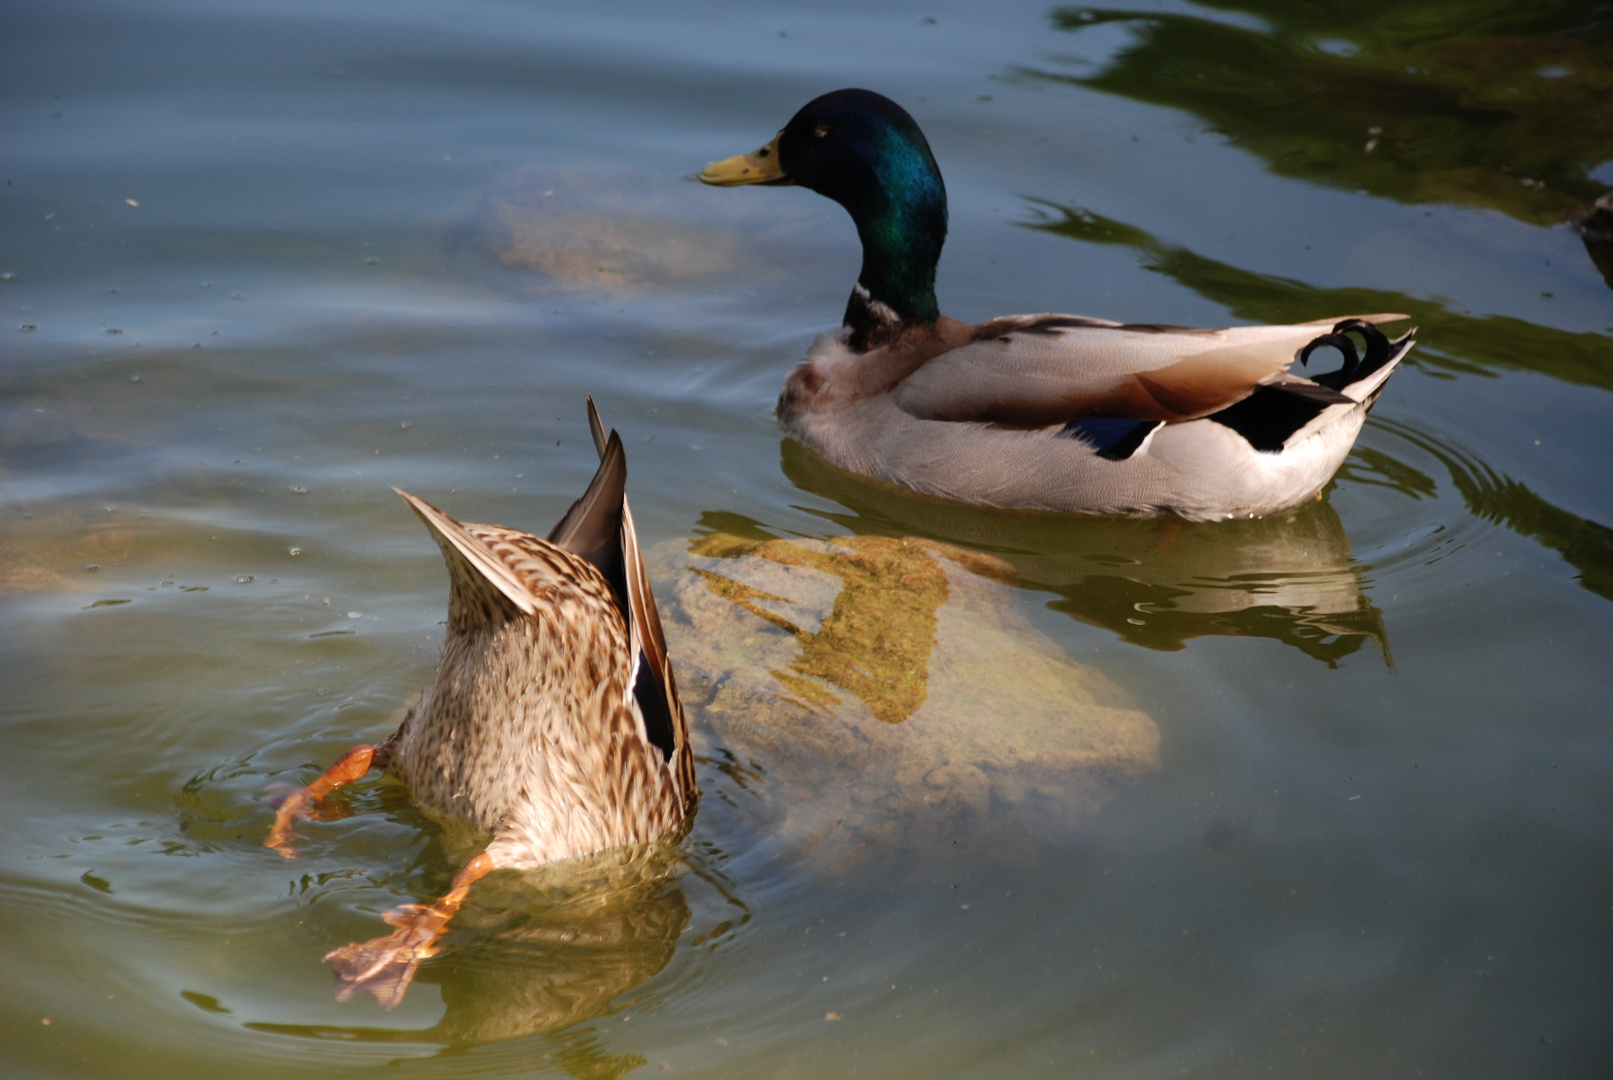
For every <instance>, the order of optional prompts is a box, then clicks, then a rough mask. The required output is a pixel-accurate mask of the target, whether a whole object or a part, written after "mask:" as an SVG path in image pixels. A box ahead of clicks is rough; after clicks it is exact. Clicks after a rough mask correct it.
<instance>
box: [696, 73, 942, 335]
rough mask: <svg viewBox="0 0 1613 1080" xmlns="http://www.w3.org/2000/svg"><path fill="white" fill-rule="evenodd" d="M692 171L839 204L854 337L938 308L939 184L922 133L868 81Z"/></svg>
mask: <svg viewBox="0 0 1613 1080" xmlns="http://www.w3.org/2000/svg"><path fill="white" fill-rule="evenodd" d="M700 179H701V181H703V182H704V183H707V184H714V185H717V186H720V187H734V186H738V185H741V184H773V185H782V184H796V185H799V186H801V187H804V188H810V189H811V190H813V191H816V192H817V193H818V194H820V195H824V196H827V197H828V198H831V199H833V200H834V201H835V202H837V203H839V204H840V205H841V206H844V207H845V208H846V210H847V212H849V213H850V214H851V219H852V221H854V222H855V223H856V225H857V236H858V238H859V239H861V240H862V247H863V264H862V271H861V273H859V274H858V275H857V287H856V288H855V289H853V290H852V294H851V300H850V302H849V303H848V304H847V305H846V318H845V322H846V325H847V326H850V327H851V328H852V329H853V332H854V337H862V338H866V337H868V336H869V333H868V332H869V331H870V330H872V329H874V328H875V327H879V328H881V329H885V330H893V329H900V328H902V327H904V326H912V325H923V324H929V323H934V322H935V321H936V320H937V319H938V318H939V317H940V310H939V308H938V307H937V306H936V302H935V267H936V264H937V263H938V262H939V261H940V259H941V245H942V244H943V243H945V242H946V235H947V194H946V185H945V184H943V183H942V181H941V170H940V169H939V168H937V167H936V164H935V156H934V155H933V154H931V153H930V144H929V143H928V142H927V141H925V138H924V133H923V132H922V131H920V130H919V127H918V125H917V124H916V123H914V122H913V118H912V117H911V116H909V115H908V114H907V111H906V110H905V109H903V108H902V107H901V106H900V105H898V104H896V103H895V102H894V101H892V100H890V99H889V98H887V97H884V96H883V95H880V94H876V93H874V92H873V91H871V90H836V91H834V92H833V93H830V94H824V95H823V96H822V97H820V98H815V99H813V100H812V101H809V102H808V103H807V104H806V105H805V106H804V107H803V108H802V109H801V111H800V112H798V113H796V114H795V116H794V117H793V118H792V119H791V120H790V122H789V123H788V124H786V125H785V126H784V129H783V130H782V131H780V132H779V133H778V135H777V136H775V137H774V139H773V141H772V142H770V143H768V144H767V145H766V146H763V147H761V148H760V149H758V150H755V151H752V152H751V153H749V154H742V155H740V156H738V157H732V158H728V159H727V160H725V161H718V162H714V163H712V164H711V165H708V166H706V168H705V170H704V171H703V172H701V174H700ZM876 336H882V335H876Z"/></svg>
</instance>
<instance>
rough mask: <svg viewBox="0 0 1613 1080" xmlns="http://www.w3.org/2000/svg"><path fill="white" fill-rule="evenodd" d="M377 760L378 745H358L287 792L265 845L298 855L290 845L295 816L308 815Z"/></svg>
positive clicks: (359, 776)
mask: <svg viewBox="0 0 1613 1080" xmlns="http://www.w3.org/2000/svg"><path fill="white" fill-rule="evenodd" d="M374 764H375V747H373V746H369V745H365V746H355V747H353V749H351V750H349V751H348V752H347V753H345V754H343V755H342V756H341V758H339V759H338V760H337V762H336V764H334V765H332V766H331V767H330V768H328V769H326V770H325V771H324V772H323V773H321V774H320V777H319V779H318V780H315V781H314V782H313V783H311V784H309V785H308V786H307V787H305V788H298V789H297V790H296V791H293V792H292V793H291V794H290V795H288V796H286V799H285V801H284V802H282V803H281V804H280V806H279V808H278V809H276V810H275V814H274V828H272V829H270V830H269V835H268V837H267V838H266V839H265V840H264V841H263V846H264V847H266V848H273V849H274V850H275V851H278V852H279V853H280V854H282V855H284V856H285V857H286V858H288V859H295V858H296V857H297V853H296V852H295V851H293V850H292V848H291V837H292V832H291V822H292V819H293V818H299V817H308V816H309V814H311V813H312V812H313V809H314V808H315V807H316V806H318V805H319V801H320V800H321V799H323V798H324V797H325V796H326V795H329V794H330V793H331V792H333V791H335V790H336V789H337V788H339V787H342V786H344V785H346V784H351V783H352V782H353V781H354V780H358V779H360V778H362V777H363V776H364V774H365V773H367V772H369V771H370V768H371V766H373V765H374Z"/></svg>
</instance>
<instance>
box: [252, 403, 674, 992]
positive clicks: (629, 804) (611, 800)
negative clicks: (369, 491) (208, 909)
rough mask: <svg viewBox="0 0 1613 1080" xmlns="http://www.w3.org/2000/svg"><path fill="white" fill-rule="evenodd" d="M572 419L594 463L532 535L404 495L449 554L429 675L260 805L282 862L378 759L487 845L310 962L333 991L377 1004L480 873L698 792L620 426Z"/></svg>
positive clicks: (570, 845)
mask: <svg viewBox="0 0 1613 1080" xmlns="http://www.w3.org/2000/svg"><path fill="white" fill-rule="evenodd" d="M588 419H589V423H590V426H591V427H592V428H593V434H594V445H595V447H596V448H597V449H598V450H599V455H600V464H599V471H598V472H597V473H595V474H594V479H593V482H592V483H591V484H589V485H588V491H587V492H586V493H585V494H584V495H583V497H582V498H580V499H578V500H577V501H576V502H575V503H573V504H572V506H571V509H570V510H568V511H567V512H566V515H565V517H563V518H561V519H560V523H559V524H558V525H556V526H555V527H554V528H553V529H552V530H550V532H549V535H548V537H547V538H546V539H542V540H540V539H538V538H537V537H535V536H529V535H528V534H526V533H523V532H517V531H516V530H514V529H506V528H504V527H502V526H499V525H471V524H461V523H460V522H457V521H455V520H454V519H453V518H451V517H449V516H448V515H446V514H444V513H442V512H441V511H439V510H437V509H436V508H434V507H432V506H431V505H429V504H428V503H426V502H425V500H423V499H418V498H416V497H415V496H413V495H410V494H408V493H407V492H404V491H399V492H398V494H399V495H402V496H403V499H404V501H405V502H407V503H408V504H409V506H410V508H411V509H413V510H414V512H415V513H416V514H417V515H419V517H420V520H421V521H423V522H424V523H425V526H426V528H427V529H429V530H430V531H431V535H432V536H433V538H435V539H436V541H437V546H438V547H440V548H442V554H443V558H444V559H445V560H446V561H447V563H448V576H449V581H450V587H449V594H448V632H447V635H446V637H445V639H444V641H443V646H442V656H441V658H440V659H439V660H438V664H437V677H436V679H435V681H433V682H432V684H431V686H430V687H429V688H428V689H427V690H426V691H425V692H424V693H423V694H421V695H420V697H419V698H418V699H417V700H416V701H415V703H414V704H413V705H411V706H410V707H409V709H408V711H407V713H406V714H405V715H404V718H403V723H402V725H401V726H400V727H399V728H398V730H397V731H396V732H394V733H393V734H392V736H391V737H390V738H388V739H387V740H386V741H385V742H382V743H381V744H379V745H377V746H358V747H354V748H353V749H352V750H349V751H348V752H347V753H346V754H345V755H344V756H343V757H342V758H341V760H340V761H338V762H337V763H336V764H335V765H333V766H331V768H330V769H328V770H327V771H326V772H325V773H324V775H322V776H321V777H320V778H319V779H317V780H315V781H314V782H313V783H312V784H309V785H308V786H307V787H305V788H302V789H301V790H299V791H297V792H295V793H293V794H292V795H291V797H290V798H288V799H286V800H285V801H284V802H283V803H282V804H281V805H280V808H279V811H278V812H277V814H276V815H275V823H274V829H273V831H272V832H271V833H270V835H269V838H268V839H267V840H265V841H264V843H265V845H266V846H268V847H271V848H274V849H275V850H277V851H279V852H280V853H281V854H282V855H285V856H287V857H288V858H289V857H291V856H292V855H293V854H294V852H293V851H292V848H291V822H292V819H293V817H296V816H304V815H306V814H308V813H309V812H310V811H311V810H312V809H313V808H314V806H315V805H316V804H317V803H318V802H319V800H320V799H322V798H323V797H324V796H325V795H327V794H329V793H330V792H332V791H334V790H335V789H336V788H339V787H341V786H342V785H344V784H348V783H351V782H352V781H354V780H357V779H359V778H360V777H362V776H364V775H365V773H367V772H369V770H370V769H372V768H379V769H383V770H385V771H387V772H389V773H391V774H392V775H394V776H396V777H397V778H398V779H400V780H402V781H403V782H404V783H406V784H408V785H409V788H410V791H411V793H412V795H413V797H414V799H415V801H416V802H417V803H419V804H420V805H421V806H423V807H425V808H426V809H428V810H430V811H433V812H435V813H438V814H446V815H453V816H456V817H460V818H464V819H465V820H467V821H469V822H471V823H472V824H473V825H475V826H476V827H477V828H479V829H481V830H483V831H484V832H488V833H491V834H492V836H493V840H492V843H490V844H489V845H488V847H487V850H485V851H483V852H482V853H481V854H480V855H477V856H476V857H475V858H473V859H471V860H470V861H469V862H467V863H466V864H465V867H464V869H462V870H461V871H460V872H459V874H458V875H457V876H456V877H455V878H454V882H453V887H452V889H451V890H450V891H449V892H448V893H447V894H446V895H444V896H443V897H441V898H440V899H438V900H437V901H436V902H435V903H432V904H429V905H422V904H406V905H404V906H403V907H402V908H400V909H399V910H398V911H395V912H392V913H391V914H389V915H387V916H386V921H387V922H389V923H391V924H392V925H394V926H396V927H398V928H399V929H398V931H397V932H396V933H394V934H391V935H389V936H388V937H384V938H377V939H375V940H374V941H369V942H364V943H361V944H353V945H347V946H344V947H343V948H340V949H337V950H335V951H334V952H331V953H330V954H329V955H327V956H326V957H325V959H326V960H329V961H331V962H332V963H333V965H334V966H335V968H336V975H337V979H338V981H339V983H340V988H339V989H338V991H337V997H338V999H339V1000H343V1001H345V1000H346V999H347V998H348V997H350V996H351V995H352V993H353V991H354V990H356V989H359V988H360V987H362V988H364V989H367V990H369V991H370V992H371V993H373V994H374V995H375V998H376V1000H377V1001H379V1002H380V1003H381V1004H382V1005H384V1006H386V1007H387V1008H391V1007H392V1006H393V1005H396V1004H397V1003H398V1002H399V1001H400V1000H402V998H403V992H404V990H405V989H406V988H407V987H408V985H409V981H410V979H412V978H413V977H414V972H415V969H416V968H417V967H418V966H419V964H420V961H421V960H423V959H425V958H426V957H429V956H431V955H433V954H434V953H435V952H436V947H435V943H436V941H437V939H438V938H439V937H441V936H442V933H443V931H444V930H445V929H446V928H447V925H448V921H449V920H450V919H451V918H453V916H454V913H455V912H456V911H458V910H459V906H460V904H461V903H463V902H464V899H465V895H466V893H467V892H468V891H469V889H470V886H471V885H472V883H474V882H475V881H476V880H477V879H479V878H481V877H482V876H483V875H484V874H486V873H487V872H488V871H490V870H495V869H499V868H504V867H508V868H512V869H530V868H533V867H537V866H541V865H543V864H545V863H550V862H553V861H555V860H558V859H567V858H572V857H574V856H579V855H586V854H590V853H592V852H596V851H602V850H604V849H606V848H612V847H618V846H622V845H628V844H646V843H649V842H650V841H653V840H656V839H659V838H660V837H663V836H667V835H668V834H671V833H673V832H676V831H677V830H678V828H679V827H680V826H681V825H682V824H683V821H684V819H685V818H686V817H688V816H689V814H690V813H692V812H693V810H694V806H695V802H696V801H697V800H698V799H699V798H700V791H699V788H698V787H697V786H696V783H695V775H694V758H693V755H692V753H691V751H690V748H689V725H688V722H687V720H686V719H685V718H684V715H683V704H682V702H681V701H680V700H679V698H678V687H677V683H676V682H675V680H674V679H673V676H672V668H671V666H670V665H669V664H668V662H667V655H666V640H665V638H664V637H663V636H662V633H661V619H660V616H659V614H657V612H656V608H655V597H654V596H653V595H652V594H651V592H650V581H649V578H648V577H647V576H646V575H645V572H644V563H643V559H642V558H641V557H640V554H639V547H638V538H637V535H636V534H635V532H634V530H633V515H632V514H631V513H630V512H629V510H628V508H627V498H626V495H625V494H624V490H625V486H626V482H627V463H626V457H625V455H624V453H623V451H622V440H621V437H620V436H618V435H617V434H616V432H614V431H612V432H611V433H610V438H609V439H608V440H607V439H606V438H605V434H604V428H603V425H601V424H600V422H599V414H598V413H597V412H596V411H595V410H594V403H593V400H592V399H590V400H589V402H588Z"/></svg>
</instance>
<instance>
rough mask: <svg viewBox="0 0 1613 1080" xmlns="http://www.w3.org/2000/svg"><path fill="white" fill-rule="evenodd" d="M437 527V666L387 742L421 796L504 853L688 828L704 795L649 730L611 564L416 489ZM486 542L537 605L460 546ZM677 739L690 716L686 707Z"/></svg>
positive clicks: (397, 767)
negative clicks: (443, 578) (444, 587)
mask: <svg viewBox="0 0 1613 1080" xmlns="http://www.w3.org/2000/svg"><path fill="white" fill-rule="evenodd" d="M404 498H405V499H407V500H408V501H409V504H410V506H411V507H413V508H414V510H415V512H416V513H418V514H419V515H420V517H421V519H422V520H423V521H425V522H426V525H427V527H428V528H429V529H431V530H432V532H433V534H434V535H435V536H436V537H437V542H438V544H439V546H440V547H441V548H442V550H443V557H444V559H445V560H446V561H447V563H448V566H449V573H450V579H451V582H452V585H451V590H450V595H449V601H448V634H447V639H446V640H445V641H444V642H443V650H442V658H441V660H440V661H439V662H438V667H437V677H436V679H435V681H434V682H433V683H432V684H431V686H430V687H429V688H428V689H427V690H426V691H425V692H424V693H423V694H421V696H420V699H419V701H418V702H416V704H415V705H414V706H413V708H411V709H410V711H409V713H408V715H407V716H406V717H405V719H404V721H403V725H402V726H401V727H400V728H399V729H398V731H397V733H396V734H394V735H393V736H392V737H391V738H390V739H388V740H387V741H386V742H385V743H383V744H382V745H381V746H379V747H377V748H376V749H377V759H378V760H377V764H380V765H382V767H384V768H385V769H386V770H387V771H388V772H391V773H392V774H394V775H395V776H397V777H398V778H399V779H401V780H403V781H404V782H405V783H407V784H408V785H409V789H410V791H411V793H412V794H413V796H414V799H415V801H416V802H418V803H420V805H422V806H424V807H426V808H427V809H430V810H433V811H436V812H438V813H444V814H453V815H455V816H457V817H461V818H464V819H465V820H467V821H470V822H471V823H473V824H475V825H476V826H477V827H478V828H481V829H484V830H486V831H487V832H490V833H492V834H493V843H492V845H491V846H490V847H489V848H488V852H489V854H491V855H492V856H493V861H494V862H495V864H496V865H498V866H501V867H517V868H521V867H533V866H540V865H542V864H543V863H546V862H552V861H554V860H556V859H564V858H569V857H571V856H575V855H586V854H589V853H591V852H595V851H600V850H602V849H604V848H607V847H615V846H617V845H621V844H636V843H647V842H648V841H650V840H654V839H656V838H657V837H660V836H664V835H666V834H667V833H670V832H672V831H674V830H676V829H677V827H678V826H679V825H680V824H681V823H682V821H683V818H684V815H685V813H687V812H688V810H690V809H692V808H693V805H694V800H695V798H696V797H697V794H696V792H695V791H694V790H693V788H692V785H691V786H686V785H685V783H684V782H683V781H684V778H685V776H686V775H687V773H686V772H685V770H684V769H683V768H682V767H681V765H682V762H681V761H679V767H674V766H673V764H672V763H671V762H668V761H667V760H666V759H665V758H664V757H663V755H662V753H661V751H660V749H659V748H657V747H656V746H654V745H653V744H652V743H651V742H650V740H649V738H648V735H647V733H646V730H645V721H644V717H643V713H642V709H641V707H640V705H639V703H638V702H637V700H636V699H635V698H634V696H633V694H632V688H633V683H634V668H635V663H634V660H635V657H634V655H633V652H632V650H631V649H630V641H629V631H628V626H627V622H626V620H625V619H624V618H623V611H622V607H621V605H620V604H619V603H618V602H617V599H616V596H615V595H614V593H613V591H612V589H611V587H610V585H609V583H608V582H607V581H606V580H605V577H604V575H603V574H601V573H600V572H599V570H597V569H595V567H594V566H593V565H592V564H590V563H589V562H587V561H586V560H584V559H581V558H579V557H577V556H576V555H573V554H571V553H570V552H567V551H564V550H562V549H561V548H558V547H556V546H555V545H553V544H551V543H549V542H547V541H545V540H540V539H538V538H537V537H535V536H529V535H527V534H526V533H522V532H516V531H515V530H513V529H505V528H501V527H499V526H496V525H471V524H465V525H461V524H459V523H458V522H455V521H453V519H451V518H448V517H447V516H446V515H444V514H441V513H440V512H438V511H437V510H435V509H434V508H432V507H431V506H430V505H428V504H427V503H425V502H424V501H423V500H420V499H417V498H415V497H414V496H412V495H407V494H405V495H404ZM466 545H479V546H480V547H481V548H482V549H484V550H485V551H486V552H487V553H488V554H489V555H490V556H491V557H492V558H495V559H497V560H498V561H499V562H500V563H501V564H502V565H503V566H504V567H506V568H508V570H509V571H510V574H511V576H512V577H513V578H514V579H515V581H517V582H518V583H519V584H520V586H521V587H522V589H523V590H524V591H525V593H526V594H527V595H528V596H530V602H531V607H532V608H533V611H532V613H530V614H528V613H527V612H525V611H522V610H521V609H520V608H519V607H518V606H517V605H516V603H514V602H512V601H511V599H510V598H509V597H508V596H506V595H505V593H504V592H503V591H501V590H500V589H499V588H498V586H496V585H495V584H493V582H492V581H490V580H489V579H488V578H487V577H486V576H485V575H483V574H482V573H480V572H479V571H478V569H477V567H476V566H475V565H474V564H473V563H471V562H470V560H469V559H467V558H466V557H465V555H464V554H463V553H462V550H461V549H462V547H464V546H466ZM675 715H676V716H677V719H678V725H677V726H678V729H679V735H680V736H681V737H680V738H679V740H678V742H679V745H678V746H677V748H676V751H675V753H674V755H673V756H674V759H681V758H687V757H688V756H689V747H688V738H687V728H686V726H685V724H684V723H683V714H682V708H681V705H678V706H676V711H675Z"/></svg>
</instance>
